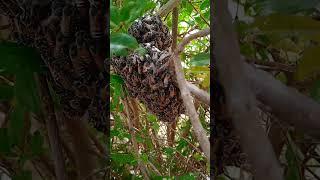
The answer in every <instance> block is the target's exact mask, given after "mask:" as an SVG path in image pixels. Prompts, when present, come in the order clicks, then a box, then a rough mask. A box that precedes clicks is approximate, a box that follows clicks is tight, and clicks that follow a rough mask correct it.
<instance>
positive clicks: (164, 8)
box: [156, 0, 180, 17]
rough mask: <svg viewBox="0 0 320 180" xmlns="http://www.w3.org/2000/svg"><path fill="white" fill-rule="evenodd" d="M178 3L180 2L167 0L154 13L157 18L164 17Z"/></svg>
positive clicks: (178, 0)
mask: <svg viewBox="0 0 320 180" xmlns="http://www.w3.org/2000/svg"><path fill="white" fill-rule="evenodd" d="M179 3H180V0H169V1H168V2H167V3H166V4H165V5H163V6H162V7H161V8H160V10H159V11H158V12H157V13H156V15H158V16H161V17H163V16H165V15H166V14H168V13H169V12H170V11H171V10H172V9H173V8H175V7H177V6H178V5H179Z"/></svg>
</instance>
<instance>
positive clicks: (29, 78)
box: [15, 71, 40, 113]
mask: <svg viewBox="0 0 320 180" xmlns="http://www.w3.org/2000/svg"><path fill="white" fill-rule="evenodd" d="M15 96H16V98H17V101H18V103H19V104H20V105H22V106H23V107H25V108H27V109H28V110H30V111H32V112H35V113H38V112H40V97H39V94H38V88H37V84H36V82H35V79H34V78H33V73H31V72H28V71H25V73H21V74H17V76H16V83H15Z"/></svg>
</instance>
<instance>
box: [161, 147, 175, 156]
mask: <svg viewBox="0 0 320 180" xmlns="http://www.w3.org/2000/svg"><path fill="white" fill-rule="evenodd" d="M163 151H164V153H166V154H167V155H168V156H171V155H173V153H174V152H175V150H174V149H173V148H171V147H165V148H163Z"/></svg>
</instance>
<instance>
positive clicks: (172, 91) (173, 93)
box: [169, 84, 177, 97]
mask: <svg viewBox="0 0 320 180" xmlns="http://www.w3.org/2000/svg"><path fill="white" fill-rule="evenodd" d="M176 94H177V93H176V89H175V87H174V86H173V85H172V84H170V86H169V96H170V97H175V96H176Z"/></svg>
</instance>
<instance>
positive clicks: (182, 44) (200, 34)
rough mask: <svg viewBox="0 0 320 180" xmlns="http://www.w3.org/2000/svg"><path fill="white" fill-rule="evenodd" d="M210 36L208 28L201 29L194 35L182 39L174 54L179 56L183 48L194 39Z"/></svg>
mask: <svg viewBox="0 0 320 180" xmlns="http://www.w3.org/2000/svg"><path fill="white" fill-rule="evenodd" d="M209 34H210V28H207V29H203V30H200V31H198V32H196V33H194V34H190V35H189V36H187V37H185V38H183V39H182V41H181V42H180V44H179V45H178V47H177V49H176V53H177V54H180V53H181V52H182V51H183V50H184V48H185V46H186V45H187V44H188V43H189V42H190V41H192V40H194V39H196V38H199V37H203V36H207V35H209Z"/></svg>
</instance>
